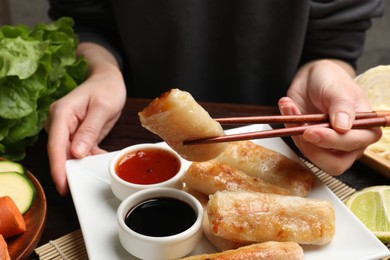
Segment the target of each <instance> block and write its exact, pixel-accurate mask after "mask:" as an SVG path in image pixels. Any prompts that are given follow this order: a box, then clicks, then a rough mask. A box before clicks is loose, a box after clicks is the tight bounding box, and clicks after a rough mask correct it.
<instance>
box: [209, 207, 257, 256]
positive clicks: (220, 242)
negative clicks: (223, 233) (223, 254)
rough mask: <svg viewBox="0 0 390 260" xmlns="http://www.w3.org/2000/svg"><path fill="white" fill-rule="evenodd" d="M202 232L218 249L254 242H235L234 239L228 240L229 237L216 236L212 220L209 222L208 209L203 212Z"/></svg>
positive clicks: (234, 247)
mask: <svg viewBox="0 0 390 260" xmlns="http://www.w3.org/2000/svg"><path fill="white" fill-rule="evenodd" d="M202 232H203V235H204V236H205V237H206V238H207V240H208V241H209V242H210V243H211V244H213V245H214V246H215V248H216V249H218V250H219V251H226V250H231V249H237V248H239V247H242V246H247V245H249V244H252V243H242V242H235V241H232V240H227V239H224V238H222V237H219V236H216V235H215V234H214V233H213V232H212V231H211V227H210V222H209V218H208V216H207V211H206V210H205V211H204V212H203V221H202Z"/></svg>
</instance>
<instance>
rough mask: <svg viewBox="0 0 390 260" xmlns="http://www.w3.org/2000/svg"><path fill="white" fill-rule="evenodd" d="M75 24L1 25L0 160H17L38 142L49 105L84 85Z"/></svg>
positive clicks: (83, 62) (84, 70)
mask: <svg viewBox="0 0 390 260" xmlns="http://www.w3.org/2000/svg"><path fill="white" fill-rule="evenodd" d="M73 25H74V22H73V20H72V19H71V18H68V17H63V18H60V19H58V20H57V21H55V22H53V23H51V24H38V25H36V26H35V27H33V28H30V27H27V26H24V25H16V26H10V25H5V26H2V27H0V156H1V157H5V158H9V159H12V160H20V159H22V158H23V157H24V156H25V151H26V148H27V147H28V146H30V145H32V144H33V143H34V142H35V141H36V140H37V138H38V134H39V132H40V131H41V130H42V128H43V126H44V122H45V120H46V119H47V116H48V109H49V106H50V104H51V103H53V102H54V101H55V100H57V99H59V98H60V97H62V96H64V95H65V94H67V93H68V92H70V91H71V90H73V89H74V88H75V87H76V86H77V85H79V84H80V83H82V82H83V81H84V80H85V78H86V76H87V71H88V68H87V67H88V66H87V62H86V60H85V59H84V58H83V57H77V55H76V48H77V44H78V38H77V36H76V34H75V33H74V31H73Z"/></svg>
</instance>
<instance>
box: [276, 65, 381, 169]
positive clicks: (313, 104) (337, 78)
mask: <svg viewBox="0 0 390 260" xmlns="http://www.w3.org/2000/svg"><path fill="white" fill-rule="evenodd" d="M354 76H355V75H354V71H353V69H352V68H351V67H350V66H349V65H348V64H346V63H343V62H342V61H337V60H334V61H333V60H319V61H313V62H310V63H308V64H306V65H304V66H303V67H302V68H301V69H300V70H299V71H298V73H297V75H296V76H295V78H294V80H293V82H292V84H291V86H290V88H289V90H288V92H287V97H283V98H281V99H280V101H279V109H280V111H281V113H282V114H284V115H293V114H313V113H325V114H329V117H330V122H331V125H332V128H333V129H330V128H318V127H313V128H310V129H308V130H306V131H305V132H304V133H303V135H301V136H295V137H293V140H294V142H295V144H296V145H297V147H298V148H299V149H300V151H301V152H302V153H303V155H304V156H306V157H307V158H308V159H309V160H311V161H312V162H313V163H314V164H316V165H317V166H318V167H320V168H321V169H322V170H324V171H326V172H327V173H329V174H331V175H338V174H341V173H343V172H344V171H345V170H347V169H348V168H349V167H350V166H351V165H352V164H353V163H354V161H355V160H356V159H358V158H359V157H360V156H361V155H362V154H363V152H364V150H365V148H366V147H367V146H368V145H370V144H371V143H374V142H376V141H377V140H378V139H379V138H380V137H381V131H380V128H372V129H365V130H362V129H360V130H351V126H352V124H353V121H354V118H355V113H356V112H363V111H371V107H370V104H369V102H368V100H367V98H366V97H365V95H364V93H363V92H362V90H361V88H360V87H359V86H358V85H357V84H356V83H355V82H354V80H353V77H354ZM287 127H288V126H287Z"/></svg>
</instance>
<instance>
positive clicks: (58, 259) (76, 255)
mask: <svg viewBox="0 0 390 260" xmlns="http://www.w3.org/2000/svg"><path fill="white" fill-rule="evenodd" d="M302 161H303V163H304V164H305V165H306V166H307V167H308V168H309V169H310V170H311V171H312V172H313V173H314V174H315V175H316V176H317V177H318V178H319V179H320V180H321V181H322V182H323V183H324V184H325V185H327V186H328V187H329V188H330V189H331V190H332V191H333V192H334V194H336V196H337V197H339V198H340V199H341V200H342V201H345V200H346V199H347V198H348V197H349V196H351V195H352V194H353V193H354V192H356V190H355V189H353V188H351V187H349V186H348V185H346V184H344V183H343V182H341V181H339V180H337V179H336V178H334V177H332V176H330V175H328V174H327V173H326V172H324V171H322V170H321V169H319V168H318V167H316V166H315V165H313V164H312V163H310V162H309V161H307V160H305V159H302ZM386 246H387V247H388V248H389V249H390V243H389V244H387V245H386ZM35 253H36V254H37V255H38V256H39V259H42V260H62V259H64V260H84V259H88V255H87V251H86V249H85V244H84V239H83V235H82V233H81V230H76V231H74V232H72V233H69V234H67V235H65V236H62V237H60V238H58V239H56V240H52V241H50V242H49V243H47V244H44V245H42V246H40V247H38V248H36V249H35ZM389 259H390V257H386V258H383V259H381V260H389Z"/></svg>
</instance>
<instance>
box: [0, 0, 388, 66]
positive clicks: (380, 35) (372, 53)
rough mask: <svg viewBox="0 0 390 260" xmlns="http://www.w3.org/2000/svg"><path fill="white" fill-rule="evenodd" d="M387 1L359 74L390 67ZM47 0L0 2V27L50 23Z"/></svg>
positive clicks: (368, 41) (368, 36) (367, 44)
mask: <svg viewBox="0 0 390 260" xmlns="http://www.w3.org/2000/svg"><path fill="white" fill-rule="evenodd" d="M384 1H385V14H384V16H383V17H382V18H379V19H374V20H373V25H372V27H371V29H370V30H369V31H368V33H367V40H366V45H365V48H364V53H363V55H362V57H361V58H360V60H359V62H358V73H361V72H363V71H365V70H367V69H368V68H371V67H375V66H377V65H387V64H389V65H390V0H384ZM47 9H48V3H47V0H0V25H3V24H26V25H29V26H33V25H35V24H37V23H41V22H48V21H50V19H49V17H48V15H47Z"/></svg>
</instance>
